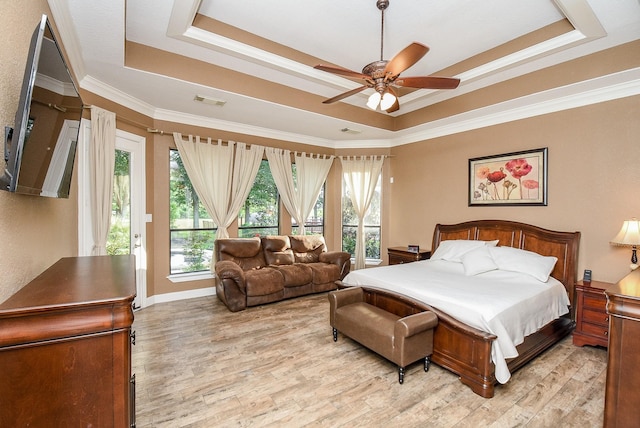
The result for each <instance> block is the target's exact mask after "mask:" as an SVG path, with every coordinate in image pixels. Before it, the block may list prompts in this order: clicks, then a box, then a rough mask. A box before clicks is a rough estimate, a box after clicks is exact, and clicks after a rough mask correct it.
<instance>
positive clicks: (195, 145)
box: [173, 132, 264, 268]
mask: <svg viewBox="0 0 640 428" xmlns="http://www.w3.org/2000/svg"><path fill="white" fill-rule="evenodd" d="M188 138H189V141H184V140H183V139H182V134H180V133H177V132H175V133H174V134H173V139H174V141H175V143H176V146H177V147H178V151H179V152H180V157H181V158H182V161H183V163H184V167H185V169H186V170H187V175H189V179H190V180H191V183H192V184H193V187H194V189H195V190H196V192H197V194H198V197H199V198H200V200H201V201H202V204H203V205H204V207H205V208H206V210H207V212H208V213H209V215H210V216H211V218H212V219H213V221H214V222H215V224H216V225H217V227H218V231H217V233H216V238H228V237H229V232H228V231H227V228H228V227H229V225H230V224H231V223H232V222H233V221H234V220H235V219H236V218H237V217H238V212H239V211H240V208H241V207H242V204H243V203H244V201H245V200H246V199H247V196H248V195H249V192H250V191H251V187H252V186H253V181H254V180H255V178H256V174H258V168H260V161H262V155H263V153H264V147H263V146H259V145H256V144H252V145H251V147H247V145H246V144H244V143H235V142H233V141H229V143H228V144H226V145H223V144H222V141H220V140H218V142H217V143H216V144H214V143H212V141H211V139H210V138H209V139H207V143H203V142H201V141H200V137H197V136H196V137H195V138H194V137H193V136H192V135H189V137H188ZM211 267H212V268H213V264H212V265H211Z"/></svg>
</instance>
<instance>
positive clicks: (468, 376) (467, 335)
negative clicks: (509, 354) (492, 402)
mask: <svg viewBox="0 0 640 428" xmlns="http://www.w3.org/2000/svg"><path fill="white" fill-rule="evenodd" d="M363 290H364V294H365V297H364V299H365V301H366V302H367V303H369V304H372V305H375V306H378V307H380V308H382V309H384V310H386V311H388V312H391V313H394V314H396V315H398V316H401V317H405V316H408V315H411V314H415V313H418V312H423V311H427V310H428V311H432V312H434V313H435V314H436V315H437V316H438V325H437V326H436V328H435V329H434V332H433V355H432V356H431V360H432V361H433V362H434V363H436V364H438V365H439V366H440V367H442V368H445V369H447V370H449V371H451V372H453V373H455V374H457V375H458V376H460V381H461V382H462V383H464V384H465V385H467V386H469V387H470V388H471V390H472V391H473V392H475V393H476V394H478V395H480V396H481V397H485V398H491V397H493V393H494V386H495V383H496V380H495V375H494V372H495V367H494V365H493V363H492V362H491V346H492V344H493V341H494V340H495V339H496V338H497V337H496V336H495V335H493V334H491V333H487V332H484V331H481V330H478V329H475V328H473V327H469V326H468V325H466V324H464V323H461V322H460V321H458V320H456V319H454V318H452V317H451V316H449V315H447V314H445V313H443V312H441V311H439V310H437V309H435V308H432V307H431V306H429V305H427V304H425V303H422V302H419V301H417V300H414V299H411V298H409V297H406V296H402V295H399V294H394V293H391V292H388V291H384V290H377V289H372V288H367V287H363Z"/></svg>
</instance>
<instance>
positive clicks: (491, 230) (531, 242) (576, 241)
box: [431, 220, 580, 306]
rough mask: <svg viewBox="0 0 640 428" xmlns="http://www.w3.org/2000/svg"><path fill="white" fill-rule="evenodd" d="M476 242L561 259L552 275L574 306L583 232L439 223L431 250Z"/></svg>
mask: <svg viewBox="0 0 640 428" xmlns="http://www.w3.org/2000/svg"><path fill="white" fill-rule="evenodd" d="M450 239H473V240H481V241H493V240H495V239H497V240H498V241H499V242H498V245H502V246H509V247H514V248H520V249H522V250H527V251H533V252H535V253H538V254H541V255H543V256H555V257H557V258H558V262H557V263H556V266H555V268H554V269H553V272H551V276H553V277H554V278H556V279H557V280H558V281H560V282H562V284H564V287H565V288H566V289H567V293H568V295H569V300H570V301H571V305H572V306H573V305H574V304H573V294H574V287H575V282H576V277H577V269H578V247H579V245H580V232H558V231H554V230H548V229H543V228H541V227H538V226H533V225H530V224H525V223H518V222H515V221H507V220H475V221H467V222H464V223H458V224H437V225H436V228H435V230H434V232H433V243H432V246H431V251H435V249H436V248H437V247H438V245H439V244H440V242H441V241H446V240H450Z"/></svg>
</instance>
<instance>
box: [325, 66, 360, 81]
mask: <svg viewBox="0 0 640 428" xmlns="http://www.w3.org/2000/svg"><path fill="white" fill-rule="evenodd" d="M313 68H315V69H317V70H322V71H326V72H329V73H333V74H339V75H341V76H346V77H351V78H352V79H365V80H366V79H371V76H367V75H366V74H362V73H358V72H357V71H352V70H349V69H346V68H342V67H336V66H333V65H324V64H318V65H316V66H315V67H313Z"/></svg>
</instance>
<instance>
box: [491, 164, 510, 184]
mask: <svg viewBox="0 0 640 428" xmlns="http://www.w3.org/2000/svg"><path fill="white" fill-rule="evenodd" d="M506 176H507V174H505V173H504V172H502V168H500V171H493V172H490V173H489V174H487V180H489V181H490V182H492V183H497V182H498V181H500V180H502V179H504V178H505V177H506Z"/></svg>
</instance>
